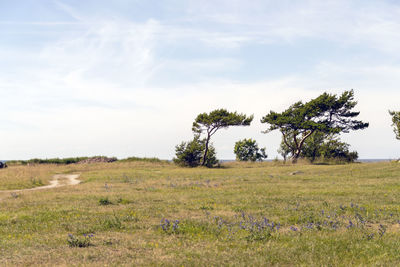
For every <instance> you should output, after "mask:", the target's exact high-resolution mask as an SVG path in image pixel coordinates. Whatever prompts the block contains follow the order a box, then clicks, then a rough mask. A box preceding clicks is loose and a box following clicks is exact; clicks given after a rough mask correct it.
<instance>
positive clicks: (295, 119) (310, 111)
mask: <svg viewBox="0 0 400 267" xmlns="http://www.w3.org/2000/svg"><path fill="white" fill-rule="evenodd" d="M356 104H357V102H356V101H354V92H353V90H350V91H345V92H343V93H342V95H340V96H337V95H331V94H328V93H323V94H322V95H320V96H319V97H317V98H315V99H312V100H310V101H309V102H307V103H302V102H301V101H299V102H296V103H294V104H293V105H291V106H290V107H289V108H288V109H287V110H285V111H283V112H282V113H277V112H274V111H270V113H269V114H267V115H266V116H264V117H263V118H262V119H261V122H262V123H267V124H268V125H269V127H268V129H267V130H266V131H265V132H270V131H273V130H280V131H281V133H282V135H283V141H284V143H285V145H286V146H288V147H289V148H290V150H291V152H292V159H293V161H294V162H295V161H296V159H297V158H298V157H299V156H300V154H301V152H302V149H303V145H304V142H305V141H306V139H307V138H309V137H310V136H311V135H312V134H313V133H314V132H316V131H319V132H321V133H324V134H338V133H341V132H343V133H348V132H349V131H350V130H360V129H364V128H367V127H368V126H369V124H368V123H364V122H362V121H359V120H354V119H353V118H354V117H357V116H358V115H359V112H355V111H352V109H353V108H354V107H355V106H356ZM291 141H292V142H291Z"/></svg>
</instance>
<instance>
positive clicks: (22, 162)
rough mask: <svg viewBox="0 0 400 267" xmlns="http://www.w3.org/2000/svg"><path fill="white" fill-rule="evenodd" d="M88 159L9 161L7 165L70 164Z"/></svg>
mask: <svg viewBox="0 0 400 267" xmlns="http://www.w3.org/2000/svg"><path fill="white" fill-rule="evenodd" d="M88 158H89V157H76V158H62V159H60V158H53V159H30V160H10V161H7V164H8V165H30V164H62V165H67V164H72V163H78V162H80V161H82V160H86V159H88Z"/></svg>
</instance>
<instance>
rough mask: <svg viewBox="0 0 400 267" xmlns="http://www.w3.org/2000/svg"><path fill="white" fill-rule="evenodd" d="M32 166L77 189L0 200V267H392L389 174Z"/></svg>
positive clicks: (398, 173)
mask: <svg viewBox="0 0 400 267" xmlns="http://www.w3.org/2000/svg"><path fill="white" fill-rule="evenodd" d="M41 167H42V168H43V169H40V168H39V167H37V166H36V167H35V168H39V169H34V171H37V172H39V173H41V174H42V175H41V176H38V177H41V179H42V181H43V182H44V183H45V181H46V180H45V177H46V176H47V174H50V175H51V174H53V173H56V172H80V173H81V178H80V179H81V180H82V181H83V183H81V184H80V185H77V186H69V187H60V188H56V189H50V190H44V191H29V192H28V191H27V192H20V193H18V196H17V197H13V196H12V195H10V194H9V193H7V194H0V199H2V200H0V204H1V205H0V248H1V250H0V265H45V266H46V265H47V266H54V265H85V266H99V265H111V266H132V265H166V266H181V265H184V266H185V265H200V266H204V265H211V266H217V265H235V266H254V265H280V266H281V265H284V266H293V265H295V266H296V265H297V266H321V265H322V266H343V265H351V266H354V265H355V266H368V265H370V266H375V265H380V266H381V265H383V266H385V265H386V266H396V265H399V264H400V164H396V163H368V164H348V165H339V166H337V165H309V164H299V165H292V164H282V163H279V162H269V163H227V164H224V165H223V166H222V167H221V168H218V169H207V168H195V169H186V168H179V167H176V166H175V165H173V164H170V163H166V162H147V161H134V162H115V163H110V164H93V165H91V164H89V165H84V166H82V165H68V168H62V167H60V166H54V165H52V166H41ZM13 168H14V167H13ZM13 168H9V169H6V170H1V171H0V177H11V176H7V175H11V174H12V173H14V174H16V173H17V174H19V177H20V178H19V179H21V180H23V181H24V183H25V182H26V184H27V185H28V184H29V181H30V176H31V172H32V169H31V168H32V167H31V166H24V167H18V168H22V169H13ZM15 168H16V167H15ZM24 168H25V169H24ZM7 172H10V173H9V174H7V175H6V173H7ZM25 175H26V177H25ZM11 185H12V186H15V184H13V182H12V181H11V180H9V179H8V178H3V179H1V183H0V186H2V187H3V188H9V187H11ZM105 199H106V200H107V203H108V202H110V203H111V204H110V205H102V204H101V200H105ZM69 235H72V236H73V237H74V238H75V239H71V238H70V241H71V242H72V241H76V244H77V245H70V243H69V241H68V240H69V237H70V236H69ZM88 236H90V240H89V241H90V245H88V246H86V245H85V244H86V243H85V242H86V241H85V240H86V239H85V238H86V237H88ZM76 239H77V240H76ZM72 243H73V242H72ZM74 244H75V243H74ZM79 244H83V245H82V246H81V245H79Z"/></svg>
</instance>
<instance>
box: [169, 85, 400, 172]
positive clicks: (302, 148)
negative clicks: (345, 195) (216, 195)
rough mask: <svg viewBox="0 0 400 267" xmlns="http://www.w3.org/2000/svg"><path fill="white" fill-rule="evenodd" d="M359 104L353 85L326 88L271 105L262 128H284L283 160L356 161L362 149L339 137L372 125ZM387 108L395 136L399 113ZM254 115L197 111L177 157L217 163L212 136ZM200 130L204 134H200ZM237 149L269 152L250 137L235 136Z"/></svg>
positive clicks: (243, 155) (245, 157)
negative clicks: (282, 106)
mask: <svg viewBox="0 0 400 267" xmlns="http://www.w3.org/2000/svg"><path fill="white" fill-rule="evenodd" d="M356 105H357V101H354V91H353V90H350V91H344V92H343V93H342V94H341V95H335V94H328V93H323V94H321V95H320V96H318V97H317V98H315V99H312V100H310V101H309V102H306V103H303V102H302V101H298V102H296V103H294V104H293V105H291V106H290V107H288V108H287V109H286V110H285V111H283V112H281V113H278V112H274V111H270V112H269V113H268V114H267V115H265V116H264V117H263V118H262V119H261V123H265V124H266V125H267V129H266V130H265V131H263V133H269V132H271V131H274V130H279V131H280V132H281V133H282V143H281V146H280V148H279V150H278V152H279V153H280V154H281V155H282V156H283V157H284V160H285V161H286V159H287V158H288V157H290V159H291V161H292V163H296V162H297V160H298V159H299V158H303V159H307V160H309V161H311V162H315V161H316V160H318V161H321V160H322V161H323V162H330V163H339V162H340V163H342V162H354V161H355V160H356V159H357V158H358V153H357V152H356V151H352V152H351V151H350V150H349V147H350V145H349V144H347V143H344V142H342V141H340V139H339V134H341V133H348V132H350V131H354V130H362V129H365V128H367V127H368V126H369V123H366V122H363V121H360V120H356V119H355V118H356V117H357V116H358V115H359V114H360V112H358V111H354V110H353V109H354V107H355V106H356ZM389 113H390V115H391V116H392V117H393V126H394V128H395V132H396V137H397V138H400V137H399V128H400V126H399V125H400V119H399V118H400V115H399V114H400V113H398V112H393V111H389ZM253 118H254V116H253V115H251V116H246V115H244V114H239V113H237V112H236V111H235V112H228V111H227V110H225V109H217V110H213V111H211V112H210V113H201V114H199V115H198V116H197V117H196V119H195V121H194V122H193V126H192V130H193V132H194V134H195V137H194V139H193V140H192V141H190V142H183V143H181V144H180V145H178V146H176V147H175V152H176V158H175V159H174V162H175V163H177V164H178V165H181V166H186V167H196V166H199V165H202V166H207V167H213V166H214V165H213V164H210V163H209V162H208V155H207V154H208V153H209V152H210V151H211V152H212V153H213V158H215V159H216V157H215V150H214V149H213V148H212V147H211V149H209V145H210V139H211V137H212V136H213V135H214V134H215V133H216V132H217V131H218V130H219V129H222V128H225V129H226V128H228V127H229V126H249V125H250V124H251V122H252V120H253ZM202 134H204V135H205V138H203V139H200V137H201V135H202ZM234 152H235V154H236V159H237V160H239V161H257V160H259V161H262V160H263V159H265V158H266V157H267V154H266V151H265V148H262V149H259V148H258V145H257V144H256V141H255V140H253V139H251V138H250V139H244V140H241V141H238V142H236V144H235V148H234Z"/></svg>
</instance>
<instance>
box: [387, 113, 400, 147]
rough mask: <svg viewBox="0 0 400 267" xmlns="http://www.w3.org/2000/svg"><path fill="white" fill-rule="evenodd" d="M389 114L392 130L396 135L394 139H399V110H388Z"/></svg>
mask: <svg viewBox="0 0 400 267" xmlns="http://www.w3.org/2000/svg"><path fill="white" fill-rule="evenodd" d="M389 114H390V116H392V123H393V124H392V126H393V131H394V133H395V135H396V139H398V140H400V111H390V110H389Z"/></svg>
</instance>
